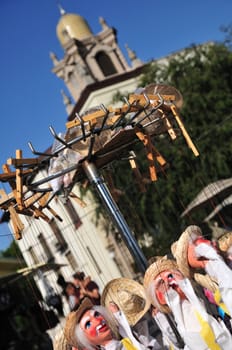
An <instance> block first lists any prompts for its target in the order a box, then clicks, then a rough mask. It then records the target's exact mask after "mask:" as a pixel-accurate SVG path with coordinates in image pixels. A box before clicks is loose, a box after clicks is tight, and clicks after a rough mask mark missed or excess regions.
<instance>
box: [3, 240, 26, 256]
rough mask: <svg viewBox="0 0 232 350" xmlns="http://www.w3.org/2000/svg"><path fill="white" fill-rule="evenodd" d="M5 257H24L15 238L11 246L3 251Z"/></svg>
mask: <svg viewBox="0 0 232 350" xmlns="http://www.w3.org/2000/svg"><path fill="white" fill-rule="evenodd" d="M1 255H2V256H3V257H4V258H20V259H23V256H22V253H21V251H20V249H19V247H18V244H17V243H16V242H15V240H13V241H12V242H11V244H10V245H9V247H8V248H7V249H5V250H3V251H2V252H1Z"/></svg>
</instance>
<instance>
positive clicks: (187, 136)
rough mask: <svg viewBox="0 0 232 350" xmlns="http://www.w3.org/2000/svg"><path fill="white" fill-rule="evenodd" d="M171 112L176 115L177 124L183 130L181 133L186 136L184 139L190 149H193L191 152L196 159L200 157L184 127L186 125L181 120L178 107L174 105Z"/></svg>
mask: <svg viewBox="0 0 232 350" xmlns="http://www.w3.org/2000/svg"><path fill="white" fill-rule="evenodd" d="M171 110H172V113H173V115H174V117H175V119H176V122H177V124H178V125H179V128H180V130H181V132H182V134H183V136H184V138H185V140H186V142H187V144H188V146H189V148H191V150H192V151H193V153H194V155H195V156H196V157H198V156H199V152H198V150H197V148H196V147H195V145H194V143H193V142H192V140H191V138H190V136H189V134H188V132H187V130H186V129H185V126H184V124H183V122H182V120H181V118H180V116H179V114H178V112H177V109H176V106H175V105H172V106H171Z"/></svg>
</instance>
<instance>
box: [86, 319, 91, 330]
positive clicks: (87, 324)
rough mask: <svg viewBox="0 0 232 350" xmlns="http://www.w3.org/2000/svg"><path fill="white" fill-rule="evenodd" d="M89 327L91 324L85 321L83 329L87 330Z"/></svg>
mask: <svg viewBox="0 0 232 350" xmlns="http://www.w3.org/2000/svg"><path fill="white" fill-rule="evenodd" d="M90 327H91V322H90V321H87V322H86V323H85V329H89V328H90Z"/></svg>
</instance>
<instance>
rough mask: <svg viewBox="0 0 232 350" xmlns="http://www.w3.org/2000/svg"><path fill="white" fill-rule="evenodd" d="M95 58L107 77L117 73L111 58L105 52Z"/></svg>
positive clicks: (99, 53)
mask: <svg viewBox="0 0 232 350" xmlns="http://www.w3.org/2000/svg"><path fill="white" fill-rule="evenodd" d="M95 58H96V61H97V63H98V65H99V67H100V68H101V70H102V73H103V74H104V76H105V77H108V76H109V75H112V74H115V73H117V71H116V69H115V66H114V65H113V63H112V61H111V59H110V57H109V56H108V55H107V54H106V53H105V52H104V51H100V52H98V53H97V54H96V56H95Z"/></svg>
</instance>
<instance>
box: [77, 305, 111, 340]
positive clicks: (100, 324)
mask: <svg viewBox="0 0 232 350" xmlns="http://www.w3.org/2000/svg"><path fill="white" fill-rule="evenodd" d="M80 327H81V329H82V330H83V331H84V333H85V335H86V337H87V339H88V340H89V342H90V343H91V344H93V345H105V344H107V343H108V342H109V341H110V340H111V339H112V334H111V330H110V328H109V326H108V325H107V323H106V320H105V319H104V317H103V316H102V315H101V314H100V313H99V312H98V311H96V310H92V309H90V310H87V311H86V312H85V313H84V314H83V316H82V318H81V320H80Z"/></svg>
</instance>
